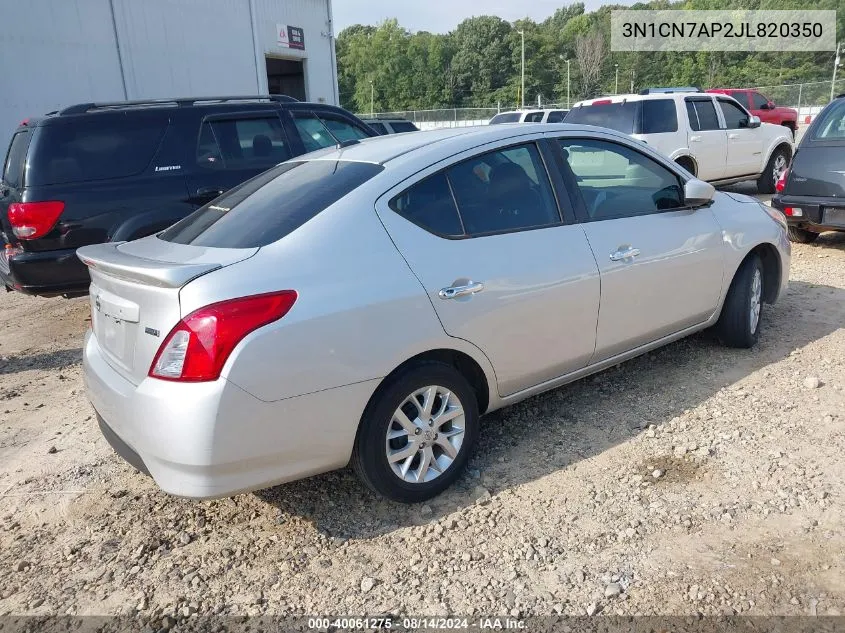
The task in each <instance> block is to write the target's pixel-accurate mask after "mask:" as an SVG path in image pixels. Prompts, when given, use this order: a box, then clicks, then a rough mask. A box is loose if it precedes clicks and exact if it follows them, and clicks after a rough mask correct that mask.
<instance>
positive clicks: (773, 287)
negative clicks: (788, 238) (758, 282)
mask: <svg viewBox="0 0 845 633" xmlns="http://www.w3.org/2000/svg"><path fill="white" fill-rule="evenodd" d="M752 255H757V256H758V257H759V258H760V261H761V262H762V263H763V301H765V302H766V303H774V301H775V299H777V296H778V291H779V289H780V281H781V279H780V277H781V274H782V272H781V265H780V255H778V251H777V249H776V248H775V247H774V246H772V245H771V244H759V245H758V246H755V247H754V248H753V249H752V250H751V252H750V253H748V255H746V257H745V259H748V258H749V257H751V256H752ZM743 263H744V260H743Z"/></svg>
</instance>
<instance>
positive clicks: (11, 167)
mask: <svg viewBox="0 0 845 633" xmlns="http://www.w3.org/2000/svg"><path fill="white" fill-rule="evenodd" d="M29 136H30V134H29V132H18V133H17V134H15V135H14V136H13V137H12V142H11V143H10V144H9V151H8V153H7V154H6V161H5V162H4V163H3V182H5V183H6V184H8V185H11V186H12V187H20V186H21V185H22V184H23V169H24V165H26V148H27V147H28V146H29Z"/></svg>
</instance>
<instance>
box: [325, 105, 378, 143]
mask: <svg viewBox="0 0 845 633" xmlns="http://www.w3.org/2000/svg"><path fill="white" fill-rule="evenodd" d="M319 117H320V119H321V120H322V121H323V123H324V124H325V126H326V127H327V128H328V130H329V132H331V135H332V136H333V137H334V138H335V139H337V141H338V142H341V143H342V142H343V141H359V140H361V139H364V138H369V135H368V134H367V133H366V132H364V130H362V129H361V128H359V127H358V126H357V125H352V123H350V122H349V121H347V120H346V119H344V118H343V117H339V116H337V115H335V114H332V113H331V112H321V113H319Z"/></svg>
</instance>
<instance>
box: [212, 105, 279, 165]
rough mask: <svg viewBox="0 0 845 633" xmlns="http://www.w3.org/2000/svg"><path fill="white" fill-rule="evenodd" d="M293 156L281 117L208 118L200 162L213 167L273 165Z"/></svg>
mask: <svg viewBox="0 0 845 633" xmlns="http://www.w3.org/2000/svg"><path fill="white" fill-rule="evenodd" d="M290 157H291V152H290V149H289V148H288V145H287V139H286V137H285V132H284V129H283V128H282V122H281V121H280V120H279V117H277V116H272V117H263V118H252V117H249V118H242V119H234V118H233V119H212V120H207V121H204V122H203V124H202V128H201V129H200V137H199V142H198V144H197V164H198V165H200V166H201V167H206V168H210V169H245V168H261V167H270V166H272V165H276V164H278V163H281V162H283V161H286V160H287V159H289V158H290Z"/></svg>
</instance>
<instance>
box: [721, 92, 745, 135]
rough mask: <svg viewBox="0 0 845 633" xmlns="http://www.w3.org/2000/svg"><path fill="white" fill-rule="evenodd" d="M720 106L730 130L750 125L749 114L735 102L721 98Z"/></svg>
mask: <svg viewBox="0 0 845 633" xmlns="http://www.w3.org/2000/svg"><path fill="white" fill-rule="evenodd" d="M719 107H721V108H722V114H723V115H724V117H725V126H726V127H727V128H728V129H729V130H738V129H740V128H744V127H748V114H747V113H746V112H745V110H743V109H742V108H740V107H739V106H738V105H736V104H735V103H731V102H730V101H722V100H721V99H719Z"/></svg>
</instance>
